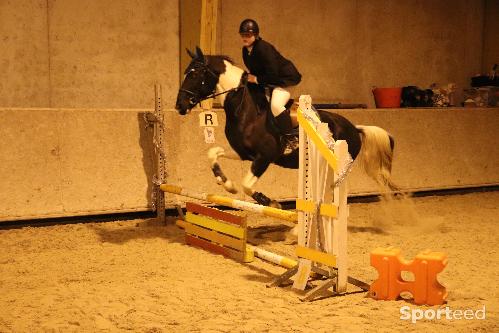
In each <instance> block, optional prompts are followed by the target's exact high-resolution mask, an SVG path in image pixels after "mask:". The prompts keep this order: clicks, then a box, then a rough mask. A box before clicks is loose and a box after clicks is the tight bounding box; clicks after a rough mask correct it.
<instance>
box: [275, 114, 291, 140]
mask: <svg viewBox="0 0 499 333" xmlns="http://www.w3.org/2000/svg"><path fill="white" fill-rule="evenodd" d="M275 121H276V123H277V127H279V131H280V132H281V135H286V134H291V131H292V130H293V124H292V123H291V115H290V114H289V109H286V110H284V111H282V112H281V114H279V115H278V116H277V117H275Z"/></svg>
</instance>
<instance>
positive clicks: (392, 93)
mask: <svg viewBox="0 0 499 333" xmlns="http://www.w3.org/2000/svg"><path fill="white" fill-rule="evenodd" d="M373 95H374V102H375V103H376V107H377V108H399V107H400V98H401V96H402V88H374V89H373Z"/></svg>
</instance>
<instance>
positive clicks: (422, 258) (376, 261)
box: [369, 247, 447, 305]
mask: <svg viewBox="0 0 499 333" xmlns="http://www.w3.org/2000/svg"><path fill="white" fill-rule="evenodd" d="M371 266H373V267H374V268H376V270H377V271H378V279H377V280H376V281H374V282H373V283H372V284H371V288H370V290H369V294H370V296H371V297H372V298H374V299H382V300H396V299H398V298H399V296H400V293H402V292H410V293H411V294H412V296H413V297H414V303H416V304H418V305H421V304H428V305H439V304H443V303H444V302H445V299H446V298H447V291H446V289H445V287H444V286H443V285H441V284H440V283H439V282H438V281H437V274H438V273H440V272H441V271H442V270H443V269H444V268H445V266H447V255H446V254H445V253H443V252H431V251H424V252H421V253H419V254H418V255H417V256H416V258H414V260H412V261H410V260H404V259H403V258H402V256H401V251H400V249H398V248H394V247H387V248H377V249H375V250H373V251H372V252H371ZM403 271H409V272H412V273H413V274H414V281H405V280H403V279H402V275H401V274H402V272H403Z"/></svg>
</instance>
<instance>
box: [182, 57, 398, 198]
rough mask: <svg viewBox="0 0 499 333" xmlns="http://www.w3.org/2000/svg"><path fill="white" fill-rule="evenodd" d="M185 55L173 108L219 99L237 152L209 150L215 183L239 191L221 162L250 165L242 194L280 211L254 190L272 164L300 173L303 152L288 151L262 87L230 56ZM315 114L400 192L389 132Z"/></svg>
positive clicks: (185, 109)
mask: <svg viewBox="0 0 499 333" xmlns="http://www.w3.org/2000/svg"><path fill="white" fill-rule="evenodd" d="M187 53H188V54H189V55H190V57H191V58H192V60H191V63H190V64H189V65H188V66H187V68H186V70H185V72H184V75H185V76H184V79H183V82H182V84H181V86H180V89H179V91H178V94H177V101H176V105H175V108H176V109H177V111H178V113H179V114H180V115H186V114H188V113H189V112H190V111H191V110H192V108H194V107H195V106H196V105H197V104H198V103H200V102H201V101H203V100H205V99H208V98H214V97H218V98H219V100H220V102H221V104H222V105H223V107H224V110H225V115H226V123H225V135H226V138H227V140H228V142H229V144H230V146H231V148H232V149H233V150H234V152H235V154H234V152H231V151H226V150H225V149H223V148H222V147H212V148H210V149H209V151H208V158H209V161H210V164H211V169H212V171H213V174H214V175H215V177H216V180H217V182H218V183H219V184H221V185H223V187H224V188H225V190H227V191H228V192H230V193H237V189H236V187H235V186H234V183H233V182H232V181H231V180H230V179H228V178H227V177H226V176H225V174H224V173H223V171H222V169H221V167H220V164H219V163H218V158H220V157H224V158H229V159H239V160H249V161H252V163H251V168H250V170H249V171H248V173H247V174H246V175H245V176H244V178H243V180H242V182H241V185H242V188H243V190H244V193H245V194H247V195H248V196H250V197H252V198H253V199H254V200H255V201H256V202H258V203H259V204H261V205H265V206H274V207H279V206H280V205H279V203H278V202H276V201H275V200H271V199H270V198H269V197H267V196H266V195H265V194H263V193H261V192H257V191H255V190H254V187H255V185H256V183H257V182H258V179H259V178H260V177H261V176H262V175H263V173H264V172H265V171H266V170H267V168H268V167H269V165H270V164H275V165H278V166H281V167H284V168H291V169H297V168H298V163H299V151H298V147H296V148H295V149H293V150H292V151H291V152H289V153H287V152H286V153H285V149H286V140H283V139H282V135H281V134H280V133H279V131H278V129H277V127H276V126H275V125H273V122H272V120H273V116H272V113H271V111H270V104H269V102H268V100H267V98H266V95H265V90H264V88H262V87H261V86H259V85H256V84H252V83H248V82H247V81H246V77H247V73H246V72H245V71H244V70H243V69H241V68H239V67H237V66H236V65H234V62H233V61H232V60H231V59H230V58H229V57H227V56H223V55H204V54H203V52H202V51H201V49H200V48H199V47H196V50H195V51H194V52H192V51H190V50H187ZM317 112H318V114H319V117H320V119H321V121H322V122H324V123H327V124H328V127H329V129H330V131H331V133H332V134H333V138H334V140H346V142H347V143H348V152H349V154H350V156H351V158H352V160H355V159H356V158H357V157H358V158H359V162H360V163H361V165H362V166H363V169H364V170H365V172H366V173H367V175H368V176H370V177H371V178H372V179H374V180H375V181H376V182H377V183H379V184H381V185H383V186H385V187H388V188H390V189H396V188H397V187H396V185H395V184H394V183H393V182H392V180H391V179H390V176H391V168H392V160H393V150H394V139H393V137H392V136H391V135H390V134H389V133H388V132H387V131H385V130H384V129H382V128H380V127H376V126H355V125H353V124H352V123H351V122H350V121H349V120H348V119H346V118H345V117H343V116H341V115H338V114H335V113H332V112H328V111H324V110H317Z"/></svg>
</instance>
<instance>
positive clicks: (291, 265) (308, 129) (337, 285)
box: [150, 91, 447, 305]
mask: <svg viewBox="0 0 499 333" xmlns="http://www.w3.org/2000/svg"><path fill="white" fill-rule="evenodd" d="M159 93H160V91H159ZM155 111H156V112H155V114H154V120H153V121H150V122H154V125H155V127H154V129H155V148H156V149H157V150H158V151H159V160H158V163H160V162H161V161H162V159H163V158H164V154H163V152H162V150H161V149H159V147H160V145H158V142H159V141H161V140H162V137H158V136H157V133H160V132H161V131H160V128H159V124H157V123H158V122H159V121H158V120H159V119H162V114H161V105H160V103H158V95H157V101H156V110H155ZM298 121H299V124H300V164H299V167H300V168H299V184H298V185H299V193H298V200H297V201H296V208H297V210H298V213H295V212H290V211H285V210H281V209H277V208H272V207H266V206H262V205H259V204H255V203H251V202H247V201H243V200H237V199H232V198H229V197H225V196H221V195H215V194H206V193H201V192H197V191H192V190H187V189H184V188H182V187H180V186H175V185H169V184H164V183H163V179H164V169H158V170H159V171H158V173H157V175H156V179H155V184H156V185H158V186H157V187H156V191H157V192H161V193H156V199H157V200H161V201H163V200H162V199H163V198H164V192H168V193H172V194H177V195H182V196H186V197H190V198H193V199H197V200H202V201H205V202H210V203H213V204H217V205H221V206H227V207H231V208H235V209H240V210H244V211H250V212H254V213H259V214H262V215H264V216H269V217H274V218H277V219H281V220H285V221H288V222H289V221H291V222H295V223H296V222H298V226H299V229H300V232H299V235H298V246H297V248H296V252H295V254H296V256H297V257H298V262H297V261H295V260H294V259H291V258H288V257H284V256H281V255H279V254H276V253H273V252H270V251H267V250H264V249H261V248H258V247H255V246H252V245H250V244H248V242H247V232H248V228H247V224H246V217H245V216H241V215H238V214H231V213H229V212H223V211H220V210H218V209H214V208H211V207H207V206H204V205H200V204H196V203H192V202H187V203H186V208H187V213H186V215H185V218H184V219H183V220H177V225H178V226H179V227H181V228H183V229H184V230H185V241H186V243H187V244H189V245H193V246H197V247H201V248H203V249H205V250H208V251H210V252H213V253H217V254H222V255H224V256H226V257H229V258H232V259H235V260H238V261H240V262H250V261H252V260H253V258H254V257H257V258H260V259H263V260H265V261H269V262H271V263H273V264H276V265H279V266H282V267H285V268H287V269H288V270H287V271H286V272H285V273H284V274H282V275H281V276H280V277H278V278H277V279H276V280H275V281H274V282H273V283H271V284H270V285H269V286H281V285H282V284H284V283H285V282H287V281H288V280H289V279H290V278H291V277H293V276H295V279H294V282H293V288H295V289H299V290H305V288H306V287H310V286H312V284H311V280H312V278H317V277H319V279H320V280H321V282H319V284H318V285H317V286H315V287H314V288H313V289H312V290H311V291H310V292H308V293H307V294H306V295H305V297H303V298H301V299H302V300H306V301H310V300H313V299H315V298H316V297H317V296H319V295H321V294H323V293H324V292H325V290H327V289H329V288H331V287H333V295H338V294H344V293H345V292H346V291H347V284H348V283H350V284H353V285H356V286H357V287H359V288H360V289H362V290H364V291H368V290H369V294H370V296H371V297H373V298H374V299H385V300H395V299H397V298H399V297H400V293H401V292H403V291H410V292H411V293H412V294H413V296H414V301H415V303H416V304H429V305H435V304H442V303H443V302H444V301H445V299H446V297H447V292H446V289H445V287H444V286H442V285H441V284H439V283H438V281H437V279H436V275H437V274H438V273H439V272H440V271H442V270H443V269H444V268H445V266H446V265H447V256H446V255H445V254H444V253H441V252H429V251H425V252H422V253H420V254H418V256H416V258H415V259H414V260H413V261H406V260H403V259H402V258H401V255H400V250H399V249H394V248H386V249H383V248H379V249H376V250H374V251H372V253H371V265H372V266H373V267H375V268H376V269H377V270H378V275H379V276H378V278H377V280H376V281H374V282H373V283H372V284H371V286H369V285H368V284H367V283H364V282H362V281H359V280H357V279H355V278H352V277H350V276H348V275H347V268H348V262H347V237H346V236H347V217H348V206H347V203H346V198H347V184H346V175H347V173H348V171H349V168H350V165H351V163H352V160H351V158H350V156H349V154H348V147H347V145H346V142H344V141H336V142H335V141H334V140H333V138H332V135H331V133H330V132H329V129H328V128H327V124H323V123H321V122H320V120H319V118H318V116H317V114H316V113H315V111H314V110H313V107H312V104H311V99H310V97H309V96H301V97H300V107H299V109H298ZM162 205H163V206H161V204H157V206H156V207H157V208H158V209H161V207H164V201H163V203H162ZM163 210H164V208H163ZM163 214H164V211H163ZM402 271H411V272H413V274H414V276H415V279H414V281H404V280H403V279H402V277H401V272H402Z"/></svg>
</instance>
